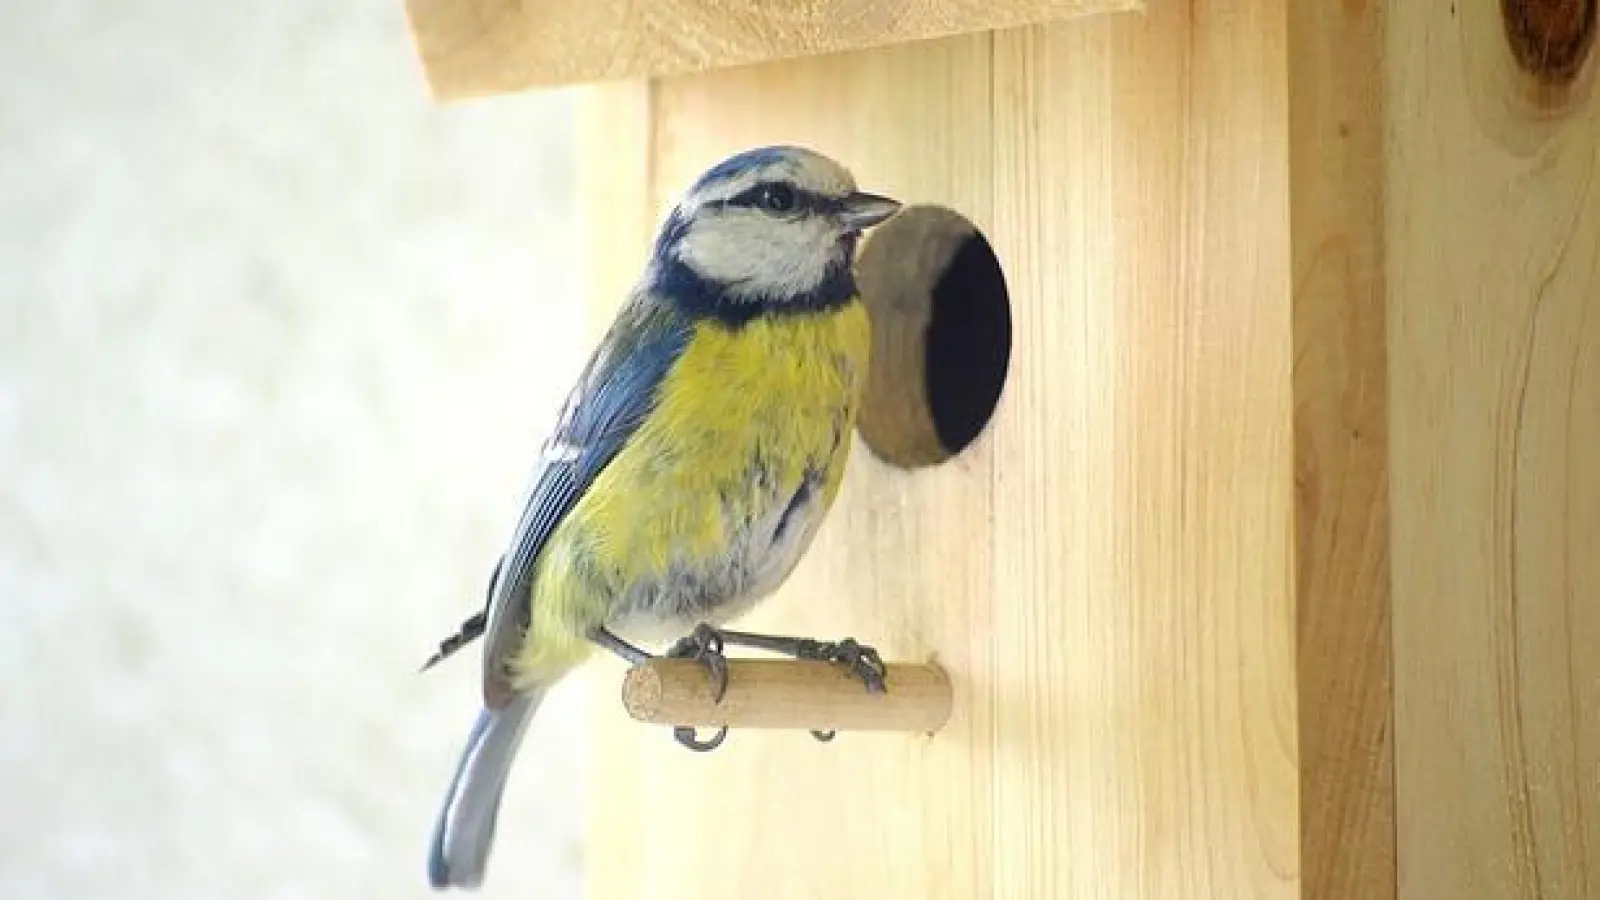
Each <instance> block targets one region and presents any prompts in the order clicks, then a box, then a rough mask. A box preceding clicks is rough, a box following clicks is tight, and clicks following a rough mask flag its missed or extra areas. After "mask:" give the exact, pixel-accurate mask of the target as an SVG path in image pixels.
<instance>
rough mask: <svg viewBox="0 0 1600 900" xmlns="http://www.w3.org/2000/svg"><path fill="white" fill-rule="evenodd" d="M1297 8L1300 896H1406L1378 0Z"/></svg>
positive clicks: (1293, 35) (1293, 63)
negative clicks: (1393, 673)
mask: <svg viewBox="0 0 1600 900" xmlns="http://www.w3.org/2000/svg"><path fill="white" fill-rule="evenodd" d="M1287 13H1288V16H1289V46H1290V52H1289V70H1288V71H1289V93H1290V101H1289V102H1290V112H1289V134H1290V141H1289V146H1290V162H1289V171H1290V185H1291V187H1290V198H1291V211H1290V217H1289V221H1290V235H1291V246H1292V249H1291V254H1292V259H1293V272H1294V295H1293V303H1294V381H1293V384H1294V428H1295V490H1296V512H1295V532H1296V533H1295V538H1296V540H1295V547H1296V560H1295V567H1296V578H1295V588H1296V595H1297V610H1298V613H1297V618H1298V650H1299V667H1298V677H1299V691H1300V828H1301V867H1302V876H1303V879H1304V890H1303V896H1304V897H1306V898H1308V900H1345V898H1353V897H1360V898H1363V900H1385V898H1393V897H1394V896H1395V837H1394V794H1393V792H1394V767H1393V742H1392V725H1393V720H1392V711H1393V703H1392V700H1393V697H1392V682H1391V678H1390V635H1389V507H1388V500H1389V497H1388V480H1387V478H1388V454H1389V438H1388V435H1389V429H1388V386H1387V377H1388V357H1387V348H1386V346H1385V329H1384V311H1385V294H1384V280H1383V245H1384V229H1383V176H1384V169H1383V127H1384V103H1383V68H1382V66H1383V61H1384V57H1383V27H1382V26H1383V4H1382V3H1378V2H1369V3H1337V2H1334V3H1325V2H1320V0H1319V2H1306V3H1291V4H1288V5H1287Z"/></svg>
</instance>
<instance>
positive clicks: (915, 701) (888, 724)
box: [622, 658, 952, 733]
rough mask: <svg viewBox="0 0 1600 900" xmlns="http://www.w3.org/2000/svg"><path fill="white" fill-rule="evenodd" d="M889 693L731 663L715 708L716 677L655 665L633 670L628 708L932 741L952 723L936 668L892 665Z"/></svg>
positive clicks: (675, 662)
mask: <svg viewBox="0 0 1600 900" xmlns="http://www.w3.org/2000/svg"><path fill="white" fill-rule="evenodd" d="M885 669H886V674H885V676H884V683H885V684H886V685H887V687H888V689H889V690H888V693H886V694H877V693H872V692H870V691H868V690H867V689H866V686H865V685H863V684H862V682H861V679H859V678H857V677H856V676H854V675H852V674H850V673H849V672H848V671H846V670H845V668H844V667H842V666H840V665H837V664H835V663H830V662H821V661H818V660H786V659H729V660H728V689H727V692H726V693H724V694H723V697H722V701H721V702H720V703H719V702H717V701H716V699H715V696H714V694H713V690H712V688H713V684H712V681H711V676H710V673H709V672H708V671H707V670H706V667H705V665H704V664H703V663H701V662H698V661H696V660H689V659H666V658H658V659H651V660H648V661H646V662H643V663H640V664H639V665H636V666H634V667H633V668H631V669H629V670H628V674H627V676H626V677H625V678H624V679H623V682H622V705H623V707H624V708H626V709H627V711H628V715H630V716H632V717H633V718H634V719H635V720H637V721H640V722H646V723H649V724H654V725H687V726H693V727H697V728H700V727H713V728H714V727H720V726H723V725H726V726H728V727H729V728H767V729H773V728H784V729H787V728H792V729H796V730H801V729H809V730H813V731H841V732H842V731H907V732H925V733H932V732H935V731H938V730H939V729H940V728H942V727H943V726H944V723H945V721H946V720H947V719H949V718H950V708H951V702H952V701H951V690H950V678H949V676H948V675H946V674H945V672H944V670H943V669H941V668H940V667H939V666H937V665H934V664H932V663H916V664H907V663H888V664H887V665H886V666H885Z"/></svg>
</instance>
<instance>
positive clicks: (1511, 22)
mask: <svg viewBox="0 0 1600 900" xmlns="http://www.w3.org/2000/svg"><path fill="white" fill-rule="evenodd" d="M1596 2H1597V0H1500V15H1501V17H1502V18H1503V19H1504V20H1505V29H1506V40H1507V41H1508V42H1510V44H1511V55H1512V56H1514V57H1515V58H1516V60H1517V65H1518V66H1520V67H1521V68H1522V70H1523V71H1525V72H1527V73H1528V74H1529V75H1532V76H1533V77H1534V78H1536V79H1538V80H1539V81H1540V82H1541V83H1543V84H1546V85H1552V86H1564V85H1567V84H1570V83H1571V82H1572V80H1573V79H1575V78H1577V77H1578V72H1579V71H1581V70H1582V69H1583V64H1584V61H1585V60H1587V59H1588V58H1589V48H1590V46H1591V45H1593V43H1594V26H1595V22H1594V20H1595V5H1596Z"/></svg>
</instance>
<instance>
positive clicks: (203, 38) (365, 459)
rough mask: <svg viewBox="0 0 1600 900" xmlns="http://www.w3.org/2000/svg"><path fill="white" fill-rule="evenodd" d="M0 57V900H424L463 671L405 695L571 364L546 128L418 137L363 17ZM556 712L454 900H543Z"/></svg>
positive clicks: (561, 778)
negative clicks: (475, 897)
mask: <svg viewBox="0 0 1600 900" xmlns="http://www.w3.org/2000/svg"><path fill="white" fill-rule="evenodd" d="M4 23H5V27H4V28H0V210H3V216H0V603H3V606H0V612H3V616H4V619H3V626H4V627H3V628H0V685H3V687H0V737H3V740H0V897H4V898H7V900H45V898H48V900H89V898H95V900H99V898H115V900H144V898H151V900H154V898H162V900H190V898H206V900H220V898H238V900H265V898H275V900H276V898H284V900H287V898H365V897H372V898H386V900H392V898H406V897H418V898H420V897H428V896H432V894H431V892H430V891H429V889H428V888H427V884H426V879H425V877H424V857H425V848H426V843H427V838H428V834H429V831H430V829H431V827H432V824H433V817H434V814H435V811H436V809H437V805H438V803H439V800H440V798H441V796H442V792H443V790H444V787H445V785H446V782H447V780H448V779H449V776H450V773H451V770H452V768H453V766H454V764H455V760H456V754H457V752H458V751H459V749H460V746H461V741H462V738H463V737H464V736H465V734H466V730H467V728H468V726H469V723H470V721H471V719H472V716H473V714H474V713H475V711H476V703H475V701H476V696H477V695H476V684H477V682H476V675H477V664H478V659H477V653H476V650H477V646H476V645H474V647H473V650H472V652H468V653H464V654H463V655H462V656H461V657H458V658H457V659H454V660H452V661H451V662H450V663H449V664H447V665H445V666H443V667H441V668H439V669H436V670H434V671H431V672H429V673H427V674H426V675H421V676H419V675H417V674H416V669H417V666H418V665H419V664H420V663H421V662H422V661H423V659H425V658H426V657H427V655H428V654H429V653H430V652H432V650H433V648H434V646H435V644H436V642H437V641H438V640H439V639H441V638H443V637H444V636H445V635H446V634H448V633H449V632H450V631H451V630H453V629H454V627H455V626H456V625H457V624H458V623H459V622H460V620H461V619H462V618H464V617H465V616H466V615H468V614H470V613H471V612H472V611H473V610H474V609H475V608H477V606H478V605H479V604H480V603H481V601H482V594H483V588H484V585H485V581H486V579H487V577H488V574H489V569H490V566H491V565H492V563H493V562H494V559H495V555H496V553H497V552H498V549H499V543H500V541H502V540H503V539H504V537H505V535H506V533H507V529H508V528H509V527H510V524H511V521H512V520H513V518H514V516H515V514H516V509H515V504H516V502H517V500H518V499H519V494H520V492H521V490H522V489H523V486H524V484H525V481H526V478H527V476H528V465H529V463H530V461H531V459H532V457H533V453H534V450H535V448H536V445H537V444H538V442H539V440H540V438H541V437H542V436H543V432H544V429H545V427H546V426H547V425H548V424H549V421H550V417H551V416H552V415H553V414H554V412H555V410H556V406H557V405H558V404H559V402H560V400H561V398H562V395H563V394H564V393H565V389H566V387H567V385H568V384H569V383H570V382H571V378H572V376H573V375H574V374H575V373H576V371H577V368H578V367H579V366H580V365H581V364H582V358H581V357H582V355H583V354H584V352H585V350H586V348H585V346H583V344H584V341H583V339H582V335H583V334H584V333H585V332H584V322H583V312H582V303H581V300H580V297H581V290H582V284H581V282H580V275H581V273H579V272H576V271H574V270H573V269H572V265H573V263H572V260H573V259H574V258H575V255H576V254H577V253H578V251H579V248H578V247H577V246H576V245H575V243H574V233H575V232H576V230H577V229H576V228H575V227H574V226H573V224H572V222H571V217H572V216H573V215H574V213H575V210H574V207H573V204H574V198H573V197H572V195H571V192H570V190H571V189H570V185H571V183H572V179H573V175H574V173H573V165H574V153H573V148H572V147H571V139H572V128H571V104H572V101H573V97H572V95H570V94H567V93H532V94H524V95H518V96H512V97H506V98H500V99H496V100H493V101H490V102H475V103H471V104H467V105H462V106H447V107H438V106H435V105H433V104H432V103H431V102H430V100H429V99H428V96H427V93H426V90H425V87H424V85H423V82H422V79H421V75H420V71H419V69H418V66H417V63H416V60H415V57H414V55H413V50H412V46H411V43H410V38H409V36H408V34H407V32H406V27H405V21H404V18H403V4H402V0H349V2H343V3H323V2H317V0H276V2H273V3H258V4H206V3H182V2H178V0H119V2H116V3H112V2H109V0H102V2H99V3H95V2H90V0H50V2H48V3H11V4H9V5H8V6H7V9H6V13H5V16H4ZM574 687H577V686H574ZM578 699H581V691H579V690H567V691H565V692H557V693H556V694H555V695H554V696H553V697H552V698H551V700H550V701H549V704H548V706H547V707H546V712H545V714H544V715H543V716H542V718H541V719H540V720H539V721H537V722H536V723H535V725H534V727H533V729H532V730H530V732H529V737H528V741H527V743H526V744H525V746H524V749H523V753H522V757H521V759H520V764H519V766H518V769H517V771H516V774H515V776H514V780H513V782H512V785H511V791H510V795H509V797H508V800H507V807H506V809H505V812H504V814H503V815H502V817H501V825H500V840H499V846H498V848H497V850H498V852H497V854H496V856H495V858H494V860H493V864H492V866H491V870H490V876H489V881H488V884H487V885H486V888H485V890H484V891H483V892H482V894H481V895H480V896H484V897H488V898H494V897H517V898H520V900H540V898H570V897H574V896H576V895H577V893H578V890H579V886H580V881H579V879H580V873H581V865H582V860H581V822H582V816H581V813H580V809H581V807H580V800H581V797H580V787H581V781H580V778H581V772H580V769H579V764H580V751H581V746H582V743H581V742H582V741H583V739H584V732H583V723H582V721H581V709H580V708H579V707H578V705H577V703H576V702H575V701H577V700H578Z"/></svg>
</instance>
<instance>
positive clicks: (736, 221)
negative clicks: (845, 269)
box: [678, 209, 839, 299]
mask: <svg viewBox="0 0 1600 900" xmlns="http://www.w3.org/2000/svg"><path fill="white" fill-rule="evenodd" d="M833 231H834V229H833V226H832V224H831V223H830V222H828V221H827V220H826V219H823V218H821V217H818V216H806V217H804V218H800V219H780V218H776V217H773V216H770V215H768V214H766V213H763V212H761V211H760V210H753V209H725V210H723V211H720V212H717V213H712V214H709V215H703V216H702V217H701V218H699V219H696V220H695V221H694V223H693V224H691V225H690V226H689V231H688V233H687V234H685V235H684V236H683V239H682V240H681V241H680V242H679V245H678V255H679V257H680V258H681V259H682V260H683V261H684V262H685V263H687V264H688V265H689V266H690V267H691V268H693V269H694V270H695V271H696V272H698V273H699V274H700V276H701V277H703V278H705V279H707V280H709V281H713V282H716V283H718V284H719V285H722V286H723V287H724V288H725V289H726V290H727V292H728V294H729V295H730V296H732V297H734V298H741V297H744V298H752V299H754V298H757V297H764V298H780V299H781V298H784V297H795V296H799V295H802V294H807V293H810V292H811V291H813V290H815V289H816V288H817V287H818V286H819V285H821V284H822V282H823V280H824V279H826V278H827V277H828V275H829V274H830V272H831V271H832V269H833V268H834V265H835V263H836V259H837V256H838V253H839V244H838V241H837V240H835V235H834V233H833Z"/></svg>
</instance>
